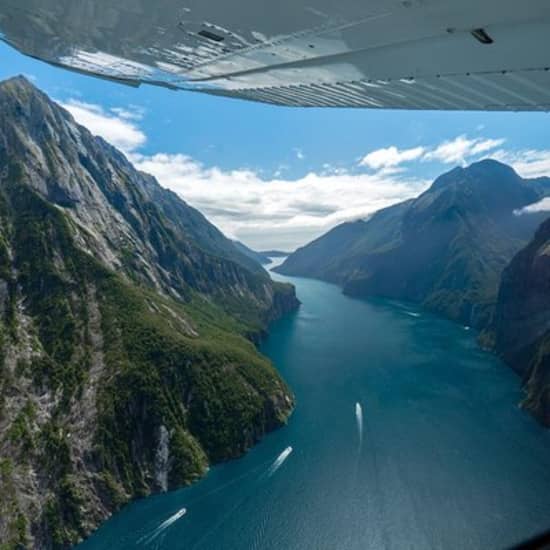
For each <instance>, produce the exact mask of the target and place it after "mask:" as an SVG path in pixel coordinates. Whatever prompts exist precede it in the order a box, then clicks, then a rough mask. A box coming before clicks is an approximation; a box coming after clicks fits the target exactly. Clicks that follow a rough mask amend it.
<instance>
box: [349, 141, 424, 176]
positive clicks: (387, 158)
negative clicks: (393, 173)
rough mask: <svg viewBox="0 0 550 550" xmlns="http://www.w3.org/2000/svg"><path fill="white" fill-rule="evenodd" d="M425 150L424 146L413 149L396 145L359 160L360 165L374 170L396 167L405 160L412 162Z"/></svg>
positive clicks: (373, 152)
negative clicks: (399, 147)
mask: <svg viewBox="0 0 550 550" xmlns="http://www.w3.org/2000/svg"><path fill="white" fill-rule="evenodd" d="M424 152H425V149H424V147H414V148H412V149H398V148H397V147H395V146H393V145H392V146H391V147H386V148H385V149H377V150H376V151H372V152H370V153H369V154H368V155H365V156H364V157H363V158H362V159H361V161H360V162H359V166H366V167H367V168H372V169H373V170H381V169H387V168H394V167H397V166H398V165H400V164H403V163H404V162H410V161H412V160H416V159H418V158H420V157H421V156H422V155H423V154H424Z"/></svg>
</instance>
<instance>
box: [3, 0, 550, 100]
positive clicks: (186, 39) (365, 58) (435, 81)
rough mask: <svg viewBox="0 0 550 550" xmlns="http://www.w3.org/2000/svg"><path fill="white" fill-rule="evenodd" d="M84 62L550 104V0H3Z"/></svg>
mask: <svg viewBox="0 0 550 550" xmlns="http://www.w3.org/2000/svg"><path fill="white" fill-rule="evenodd" d="M0 37H1V38H2V39H3V40H4V41H6V42H7V43H9V44H11V45H12V46H14V47H15V48H17V49H18V50H20V51H21V52H23V53H25V54H27V55H30V56H33V57H36V58H39V59H42V60H44V61H47V62H49V63H53V64H57V65H61V66H64V67H67V68H70V69H73V70H78V71H82V72H85V73H90V74H93V75H96V76H100V77H103V78H111V79H115V80H120V81H121V82H125V83H127V84H132V85H138V84H140V83H142V82H146V83H151V84H157V85H162V86H167V87H171V88H175V89H179V88H181V89H186V90H196V91H202V92H207V93H211V94H218V95H223V96H230V97H236V98H243V99H249V100H254V101H262V102H266V103H272V104H277V105H287V106H305V107H367V108H390V109H444V110H452V109H460V110H518V111H548V110H550V1H549V0H521V1H519V0H309V1H308V0H271V1H269V2H267V1H265V0H154V1H153V0H0Z"/></svg>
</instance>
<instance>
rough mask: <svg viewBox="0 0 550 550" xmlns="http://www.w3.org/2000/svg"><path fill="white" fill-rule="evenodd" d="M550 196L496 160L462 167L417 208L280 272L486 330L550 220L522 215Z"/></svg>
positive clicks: (342, 237) (358, 225) (362, 228)
mask: <svg viewBox="0 0 550 550" xmlns="http://www.w3.org/2000/svg"><path fill="white" fill-rule="evenodd" d="M549 192H550V179H548V178H539V179H535V180H526V179H522V178H520V177H519V176H518V175H517V174H516V173H515V172H514V171H513V170H512V168H510V167H508V166H506V165H504V164H501V163H498V162H496V161H491V160H485V161H482V162H478V163H476V164H473V165H471V166H469V167H467V168H455V169H454V170H452V171H450V172H448V173H446V174H444V175H443V176H441V177H439V178H438V179H437V180H435V182H434V183H433V185H432V186H431V187H430V188H429V189H428V190H427V191H426V192H424V193H423V194H422V195H420V196H419V197H418V198H416V199H414V200H411V201H407V202H404V203H401V204H398V205H395V206H391V207H389V208H386V209H384V210H381V211H379V212H377V213H376V214H374V215H373V216H372V217H371V218H370V219H368V220H366V221H357V222H350V223H346V224H342V225H340V226H338V227H336V228H335V229H333V230H332V231H330V232H329V233H327V234H326V235H324V236H322V237H320V238H319V239H317V240H316V241H314V242H312V243H311V244H309V245H307V246H306V247H304V248H302V249H299V250H298V251H296V252H295V253H294V254H292V255H291V256H290V257H289V258H288V259H287V260H286V262H285V263H283V265H282V266H280V267H279V268H277V271H279V272H280V273H284V274H288V275H302V276H309V277H318V278H321V279H325V280H329V281H332V282H336V283H338V284H340V285H342V286H343V288H344V292H346V293H348V294H350V295H354V296H368V295H381V296H387V297H392V298H397V299H404V300H410V301H413V302H417V303H419V304H422V305H423V306H424V307H427V308H429V309H431V310H433V311H436V312H439V313H442V314H444V315H446V316H448V317H450V318H452V319H456V320H459V321H461V322H463V323H466V324H469V325H473V326H476V327H479V328H481V327H484V326H486V325H487V323H488V322H489V319H490V317H491V315H492V311H493V308H494V302H495V299H496V295H497V291H498V285H499V280H500V274H501V272H502V270H503V269H504V267H505V266H506V265H507V263H508V262H509V261H510V260H511V259H512V257H513V256H514V254H515V253H516V252H518V251H519V250H520V249H521V248H522V246H524V245H525V244H526V243H527V242H528V240H529V239H530V238H531V236H532V235H533V233H534V231H535V228H536V227H537V225H538V224H539V223H540V222H541V219H542V216H543V215H541V214H537V215H529V216H517V215H514V210H516V209H519V208H522V207H523V206H526V205H527V204H530V203H533V202H535V201H537V200H539V199H540V198H541V197H542V196H544V195H545V194H547V193H549Z"/></svg>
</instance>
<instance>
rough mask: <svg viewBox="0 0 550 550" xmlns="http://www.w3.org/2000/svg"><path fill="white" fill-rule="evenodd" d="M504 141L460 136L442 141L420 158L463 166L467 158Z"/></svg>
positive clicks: (484, 151) (497, 145)
mask: <svg viewBox="0 0 550 550" xmlns="http://www.w3.org/2000/svg"><path fill="white" fill-rule="evenodd" d="M504 141H505V140H504V139H483V138H474V139H469V138H468V137H466V136H465V135H461V136H458V137H456V138H455V139H452V140H448V141H444V142H443V143H441V144H439V145H438V146H437V147H435V149H432V150H431V151H428V152H427V153H426V154H425V155H424V156H423V157H422V160H425V161H438V162H442V163H443V164H456V163H459V164H465V163H466V160H467V159H468V158H469V157H473V156H476V155H480V154H482V153H486V152H488V151H491V150H493V149H496V148H497V147H500V146H501V145H502V144H503V143H504Z"/></svg>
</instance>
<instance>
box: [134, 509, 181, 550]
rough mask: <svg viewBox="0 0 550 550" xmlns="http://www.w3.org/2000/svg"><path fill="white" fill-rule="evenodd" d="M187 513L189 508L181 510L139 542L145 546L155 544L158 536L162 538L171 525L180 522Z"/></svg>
mask: <svg viewBox="0 0 550 550" xmlns="http://www.w3.org/2000/svg"><path fill="white" fill-rule="evenodd" d="M186 513H187V508H180V509H179V510H178V511H177V512H176V513H175V514H172V515H171V516H170V517H169V518H168V519H167V520H165V521H163V522H162V523H161V524H160V525H159V526H158V527H156V528H155V529H154V530H153V532H152V533H150V534H149V535H147V536H145V537H143V538H142V539H140V540H138V543H139V542H142V541H143V542H144V543H145V544H149V543H151V542H153V541H154V540H155V539H156V538H157V537H158V536H160V535H161V534H162V533H163V532H164V531H165V530H166V529H168V527H170V525H172V524H173V523H175V522H176V521H178V519H180V518H181V517H183V516H184V515H185V514H186Z"/></svg>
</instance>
